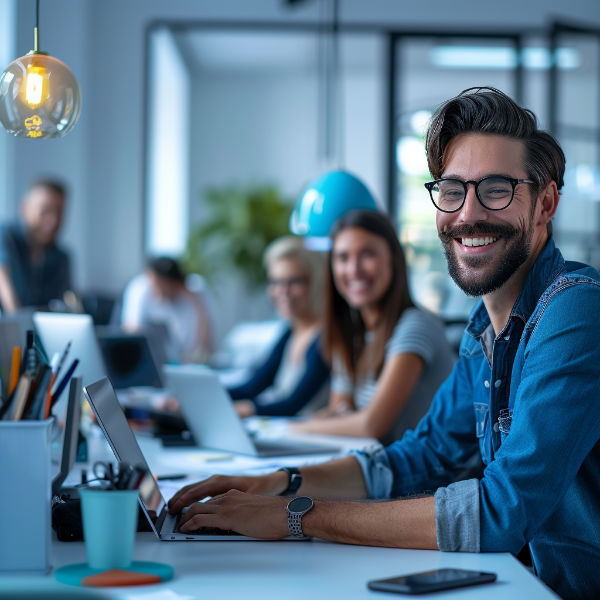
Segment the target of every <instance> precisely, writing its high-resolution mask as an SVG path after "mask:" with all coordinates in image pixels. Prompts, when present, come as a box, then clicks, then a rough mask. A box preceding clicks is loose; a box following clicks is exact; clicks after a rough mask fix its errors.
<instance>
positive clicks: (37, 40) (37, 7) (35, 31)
mask: <svg viewBox="0 0 600 600" xmlns="http://www.w3.org/2000/svg"><path fill="white" fill-rule="evenodd" d="M39 24H40V0H35V14H34V28H33V51H34V52H39V50H40V29H39Z"/></svg>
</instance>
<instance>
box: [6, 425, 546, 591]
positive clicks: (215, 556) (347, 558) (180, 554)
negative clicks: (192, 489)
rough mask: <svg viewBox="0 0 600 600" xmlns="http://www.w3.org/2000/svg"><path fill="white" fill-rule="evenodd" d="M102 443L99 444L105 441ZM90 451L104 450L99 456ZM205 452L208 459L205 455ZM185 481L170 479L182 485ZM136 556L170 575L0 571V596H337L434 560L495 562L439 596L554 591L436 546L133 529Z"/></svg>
mask: <svg viewBox="0 0 600 600" xmlns="http://www.w3.org/2000/svg"><path fill="white" fill-rule="evenodd" d="M139 441H140V446H141V447H142V450H143V452H144V454H145V456H146V458H147V460H148V462H149V464H150V466H151V468H152V470H153V471H154V472H155V473H157V474H159V475H160V474H164V473H168V472H170V473H173V472H188V473H197V474H200V473H204V474H209V473H214V472H231V473H233V472H240V471H244V470H250V471H252V470H254V471H255V472H258V471H261V470H272V468H274V466H275V465H277V464H288V465H296V464H297V465H301V464H307V462H316V461H322V460H326V457H325V456H305V457H285V458H282V459H258V458H247V457H240V456H235V457H232V456H229V457H227V458H225V460H221V461H215V460H213V459H214V458H215V457H216V456H218V455H219V454H223V453H218V452H214V451H213V452H211V451H200V450H193V449H192V450H190V449H189V448H168V449H163V448H162V447H161V445H160V443H159V442H158V440H156V439H153V438H146V437H141V438H139ZM365 443H367V444H368V443H369V440H353V439H351V438H349V439H346V440H345V444H346V448H347V449H350V448H356V447H361V446H363V445H364V444H365ZM98 449H100V448H98ZM105 450H106V449H105ZM94 458H98V459H105V458H109V459H110V458H111V456H110V453H109V454H108V455H106V456H98V455H96V456H95V457H94ZM207 458H208V460H207ZM182 483H183V482H176V485H178V486H179V485H182ZM51 556H52V559H51V560H52V565H53V566H54V567H55V568H56V567H60V566H63V565H67V564H72V563H78V562H84V561H85V546H84V544H83V542H59V541H57V540H53V541H52V554H51ZM134 560H146V561H155V562H162V563H167V564H170V565H172V566H173V567H174V568H175V577H174V579H173V580H172V581H170V582H166V583H164V584H160V585H152V586H142V587H131V588H111V589H108V588H105V589H102V590H91V589H88V588H75V587H71V586H66V585H63V584H61V583H58V582H57V581H56V580H55V579H54V577H53V575H52V574H49V575H46V576H43V575H37V576H30V575H22V576H15V575H7V574H0V598H2V599H4V598H11V599H19V598H21V600H24V599H25V598H28V599H31V600H33V599H34V598H35V599H39V600H44V598H46V599H48V598H54V599H58V598H60V599H62V598H67V599H68V598H76V597H81V594H82V593H83V594H84V597H86V598H94V597H96V598H128V599H131V600H133V599H136V600H137V599H140V600H141V599H145V600H163V599H164V600H170V599H174V600H184V599H186V600H187V599H189V598H210V599H211V600H213V599H221V598H223V599H227V600H229V599H236V598H239V599H240V600H253V599H257V600H258V599H260V600H270V599H274V600H275V599H277V600H281V599H285V600H295V599H298V600H320V599H323V600H325V599H326V600H332V599H337V598H343V599H344V600H354V599H360V598H372V599H373V598H380V599H382V600H385V599H386V598H390V600H393V599H394V598H396V597H397V598H401V597H402V596H393V595H387V594H383V593H381V592H372V591H370V590H368V589H367V587H366V582H367V581H368V580H369V579H378V578H382V577H391V576H394V575H401V574H405V573H411V572H416V571H425V570H429V569H436V568H441V567H458V568H465V569H479V570H483V571H493V572H495V573H497V574H498V581H497V582H496V583H494V584H488V585H486V586H485V587H483V586H475V587H473V588H459V589H457V590H455V591H447V592H440V593H437V594H436V595H435V596H427V597H435V598H436V599H437V598H439V599H440V600H443V599H444V598H473V599H475V598H482V597H483V595H484V594H485V598H486V600H488V599H489V600H494V599H498V600H506V598H510V599H511V600H520V599H524V600H531V599H532V598H535V600H543V599H545V598H557V596H555V595H554V594H553V593H552V592H551V591H550V590H549V589H548V588H546V587H545V586H544V585H543V584H542V583H541V582H540V581H539V580H538V579H537V578H536V577H534V576H533V575H532V574H531V573H530V572H529V571H528V570H527V569H525V568H524V567H523V566H522V565H521V563H519V562H518V561H517V560H516V559H515V558H513V557H512V556H511V555H510V554H465V553H442V552H437V551H423V550H397V549H391V548H373V547H364V546H350V545H342V544H332V543H328V542H323V541H320V540H313V541H309V542H294V541H281V542H257V541H237V542H226V541H223V542H221V541H219V542H159V541H158V540H157V539H156V537H155V536H154V534H152V533H138V534H137V539H136V545H135V548H134Z"/></svg>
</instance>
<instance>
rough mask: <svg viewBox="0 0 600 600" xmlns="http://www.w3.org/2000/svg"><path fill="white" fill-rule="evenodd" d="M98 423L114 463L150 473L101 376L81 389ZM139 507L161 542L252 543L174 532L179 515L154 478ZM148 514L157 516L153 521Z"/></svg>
mask: <svg viewBox="0 0 600 600" xmlns="http://www.w3.org/2000/svg"><path fill="white" fill-rule="evenodd" d="M83 393H84V395H85V397H86V399H87V401H88V402H89V403H90V406H91V407H92V410H93V411H94V414H95V415H96V418H97V419H98V424H99V425H100V428H101V429H102V431H103V432H104V435H105V436H106V439H107V440H108V443H109V445H110V447H111V448H112V450H113V452H114V453H115V456H116V457H117V460H119V461H121V462H125V463H127V464H130V465H138V466H140V467H142V468H143V469H145V470H146V472H147V473H150V468H149V467H148V463H147V462H146V459H145V458H144V454H143V453H142V450H141V448H140V446H139V444H138V442H137V440H136V439H135V435H134V433H133V431H132V430H131V427H130V426H129V423H128V422H127V419H126V418H125V413H124V412H123V409H122V408H121V406H120V404H119V401H118V399H117V396H116V394H115V391H114V389H113V387H112V385H111V383H110V381H109V380H108V379H107V378H106V377H104V378H102V379H100V380H99V381H96V382H95V383H92V384H91V385H88V386H86V387H84V388H83ZM139 500H140V505H141V507H142V510H143V511H144V514H145V515H146V518H147V519H148V523H149V524H150V527H151V528H152V531H153V532H154V534H155V535H156V536H157V537H158V539H159V540H161V541H169V542H171V541H182V540H192V541H201V540H206V541H215V540H226V541H231V540H254V539H255V538H251V537H248V536H245V535H240V534H238V533H233V532H228V531H217V532H215V531H214V530H213V531H211V532H210V533H208V532H207V533H182V532H180V531H178V530H177V524H178V516H179V515H171V514H169V513H168V512H167V503H166V501H165V499H164V498H163V495H162V493H161V491H160V488H159V487H158V484H157V483H156V481H155V479H154V477H145V478H144V480H143V481H142V484H141V485H140V497H139ZM151 515H156V519H154V518H152V516H151Z"/></svg>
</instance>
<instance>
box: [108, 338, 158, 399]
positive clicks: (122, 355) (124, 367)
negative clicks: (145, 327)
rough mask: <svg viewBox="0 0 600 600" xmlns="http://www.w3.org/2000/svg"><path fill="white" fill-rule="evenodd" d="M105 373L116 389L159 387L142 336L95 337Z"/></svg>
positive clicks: (153, 366)
mask: <svg viewBox="0 0 600 600" xmlns="http://www.w3.org/2000/svg"><path fill="white" fill-rule="evenodd" d="M98 341H99V343H100V350H101V351H102V357H103V358H104V363H105V364H106V371H107V372H106V374H107V375H108V377H109V379H110V381H111V383H112V384H113V386H114V387H115V389H117V390H121V389H125V388H129V387H136V386H148V387H157V388H159V387H161V386H162V381H161V376H160V372H159V370H158V368H157V366H156V362H155V360H154V357H153V356H152V352H151V349H150V345H149V343H148V340H147V339H146V336H144V335H130V334H114V333H113V334H104V333H100V334H99V336H98Z"/></svg>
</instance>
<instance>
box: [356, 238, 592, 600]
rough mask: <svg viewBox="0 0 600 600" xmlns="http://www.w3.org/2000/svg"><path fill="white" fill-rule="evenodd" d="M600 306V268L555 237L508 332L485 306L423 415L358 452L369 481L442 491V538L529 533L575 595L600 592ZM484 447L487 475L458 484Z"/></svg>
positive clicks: (548, 572)
mask: <svg viewBox="0 0 600 600" xmlns="http://www.w3.org/2000/svg"><path fill="white" fill-rule="evenodd" d="M599 309H600V274H598V272H597V271H596V270H594V269H593V268H591V267H589V266H587V265H583V264H581V263H573V262H565V261H564V259H563V257H562V255H561V253H560V251H559V250H558V249H557V248H556V247H555V245H554V242H553V240H552V239H551V240H549V242H548V243H547V244H546V246H545V248H544V249H543V251H542V252H541V253H540V255H539V256H538V259H537V260H536V262H535V264H534V266H533V268H532V269H531V271H530V273H529V274H528V276H527V278H526V280H525V283H524V286H523V289H522V290H521V293H520V295H519V297H518V299H517V301H516V303H515V305H514V307H513V309H512V312H511V314H510V317H509V319H508V321H507V323H506V326H505V327H504V328H503V330H502V331H501V332H500V333H499V334H498V335H497V336H495V338H494V334H493V330H492V329H491V324H490V319H489V316H488V314H487V311H486V309H485V306H484V305H483V303H482V302H481V301H480V302H479V303H478V304H477V305H476V306H475V308H474V309H473V312H472V314H471V317H470V319H469V323H468V325H467V328H466V330H465V333H464V336H463V339H462V342H461V347H460V357H459V360H458V362H457V364H456V366H455V368H454V370H453V372H452V373H451V375H450V376H449V377H448V379H447V380H446V381H445V382H444V383H443V384H442V386H441V388H440V389H439V390H438V393H437V394H436V396H435V398H434V400H433V402H432V405H431V408H430V410H429V412H428V413H427V415H426V416H425V417H424V418H423V420H422V421H421V422H420V423H419V425H418V426H417V428H416V429H415V430H414V431H408V432H407V433H406V434H405V435H404V437H403V438H402V440H400V441H397V442H394V443H393V444H391V445H390V446H388V447H387V448H386V449H381V450H379V451H375V452H372V453H362V454H360V453H359V454H357V455H356V457H357V459H358V461H359V463H360V464H361V467H362V469H363V474H364V477H365V482H366V484H367V489H368V491H369V494H370V495H371V496H372V497H378V498H384V497H388V498H390V497H392V498H393V497H399V496H406V495H410V494H415V493H426V492H429V493H435V503H436V526H437V538H438V546H439V548H440V550H452V551H467V552H478V551H482V552H511V553H513V554H517V553H518V552H519V551H520V550H521V548H522V547H523V546H524V545H525V544H529V548H530V550H531V555H532V559H533V564H534V568H535V570H536V572H537V574H538V575H539V576H540V577H541V579H542V580H543V581H544V582H545V583H546V584H547V585H549V586H550V587H551V588H553V589H554V590H556V591H557V592H558V593H559V594H560V595H561V596H563V597H566V598H592V597H600V569H599V568H598V565H600V443H599V440H600V343H599V340H600V315H599V312H600V310H599ZM490 332H491V335H490ZM484 348H485V350H487V353H486V351H484ZM488 356H489V357H490V358H491V360H490V359H488ZM501 411H503V412H501ZM506 411H507V412H506ZM473 455H475V456H477V455H478V456H479V458H480V460H481V463H482V467H483V473H482V476H481V478H480V479H467V480H463V481H458V482H457V483H452V482H456V481H457V479H460V478H461V469H463V467H464V465H465V464H468V463H469V460H471V462H472V460H473ZM463 477H464V475H463Z"/></svg>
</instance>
